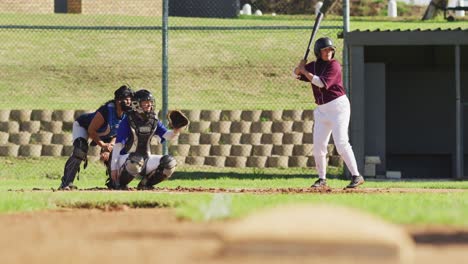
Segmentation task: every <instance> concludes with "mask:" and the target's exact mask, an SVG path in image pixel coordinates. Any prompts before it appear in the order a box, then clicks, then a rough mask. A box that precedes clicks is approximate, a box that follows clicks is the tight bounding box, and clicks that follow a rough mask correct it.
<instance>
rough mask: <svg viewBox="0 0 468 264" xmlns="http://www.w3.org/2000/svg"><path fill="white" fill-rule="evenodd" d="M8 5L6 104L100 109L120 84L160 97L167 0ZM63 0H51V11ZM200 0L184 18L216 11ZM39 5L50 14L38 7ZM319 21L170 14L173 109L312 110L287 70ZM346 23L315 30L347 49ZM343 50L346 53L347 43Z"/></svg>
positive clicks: (2, 81) (0, 23) (0, 88)
mask: <svg viewBox="0 0 468 264" xmlns="http://www.w3.org/2000/svg"><path fill="white" fill-rule="evenodd" d="M2 2H4V3H3V5H1V6H0V7H2V11H3V12H1V14H0V34H1V37H2V39H3V41H2V43H0V51H1V53H2V60H1V61H0V72H1V78H0V96H1V97H2V98H8V100H5V101H4V102H3V104H2V106H1V108H3V109H94V108H96V107H97V106H98V105H99V104H101V103H103V102H104V101H106V100H107V99H109V98H110V97H111V96H112V92H113V91H114V90H115V89H116V88H118V87H119V86H120V85H121V84H123V83H129V84H131V85H132V86H134V87H137V88H138V87H145V88H148V89H150V90H151V91H153V92H154V93H155V94H156V95H157V96H158V97H160V94H161V79H162V76H161V72H162V69H161V64H162V63H161V56H162V55H161V54H162V51H161V17H160V15H161V10H160V9H161V0H160V1H159V6H158V7H159V10H158V11H156V10H157V8H156V7H155V6H154V4H151V5H150V6H151V7H153V9H154V13H152V14H154V15H152V14H148V13H147V11H146V13H142V14H139V13H138V12H137V11H135V10H134V9H131V5H130V4H126V5H124V4H123V1H120V2H121V5H120V6H118V7H119V8H117V6H116V7H115V9H110V8H109V9H105V8H104V7H105V6H106V5H110V3H109V1H84V0H83V1H68V11H69V12H78V11H80V10H81V12H82V13H81V14H57V13H55V14H54V13H53V12H54V10H53V9H51V8H52V6H50V5H48V7H49V9H46V8H45V7H43V8H42V9H41V8H40V4H39V2H44V3H47V4H50V2H53V1H39V2H37V1H29V2H30V3H29V4H27V2H28V1H20V2H13V1H7V2H8V3H5V1H2ZM60 2H63V1H55V3H56V4H55V9H57V8H58V7H59V6H57V5H58V4H59V3H60ZM99 2H101V5H103V6H101V7H100V6H99V5H98V3H99ZM118 2H119V1H118ZM128 2H138V1H128ZM146 2H148V3H149V2H151V1H146ZM154 2H158V1H154ZM173 2H174V1H170V4H172V3H173ZM175 2H177V1H175ZM179 2H183V1H179ZM186 2H187V3H194V2H197V1H186ZM199 2H200V4H205V5H203V6H198V8H192V9H188V8H187V6H185V9H184V10H185V13H184V15H187V16H193V15H197V12H198V13H200V12H201V11H200V10H202V11H203V12H205V13H203V12H202V14H201V15H209V14H213V15H219V13H220V12H216V10H218V9H219V8H221V7H220V6H219V4H218V6H216V5H213V4H210V3H209V1H199ZM205 2H206V3H205ZM219 2H220V3H222V2H223V1H219ZM232 2H235V1H232ZM22 3H23V4H22ZM33 3H35V5H33ZM74 3H81V9H80V8H77V7H76V6H75V7H74V9H73V8H72V7H73V4H74ZM15 6H16V8H15ZM18 6H23V9H19V8H18ZM114 6H115V4H114ZM179 6H181V5H180V4H179ZM26 7H30V9H27V8H26ZM93 8H94V9H93ZM126 8H128V11H127V13H126V12H125V9H126ZM214 8H218V9H214ZM173 9H174V8H172V9H170V10H172V11H171V12H173V13H176V14H177V12H175V11H173ZM18 10H20V11H21V10H22V12H20V11H18ZM35 10H41V12H42V13H44V14H34V11H35ZM44 10H49V12H46V11H44ZM93 10H94V12H91V11H93ZM8 11H11V12H8ZM236 11H237V10H236ZM191 12H192V13H191ZM252 12H253V13H255V10H252ZM96 13H97V14H96ZM277 13H278V14H281V10H277ZM135 14H137V15H135ZM158 15H159V16H158ZM278 17H280V16H278ZM313 22H314V16H313V15H308V16H304V17H299V18H294V17H287V18H275V17H274V16H272V15H271V14H265V15H264V16H255V15H252V16H247V15H245V16H241V17H240V18H239V17H236V18H231V19H222V18H195V17H173V16H171V17H170V18H169V54H168V56H169V75H168V78H169V105H170V107H176V108H182V109H307V108H310V107H311V104H312V101H313V98H312V95H311V93H310V91H309V89H307V86H306V85H302V84H299V83H298V82H296V81H295V80H294V79H293V78H291V70H292V68H293V67H294V66H295V65H296V64H297V62H298V61H299V60H300V59H301V57H302V56H303V54H304V51H305V48H306V44H307V42H308V38H309V35H310V31H311V28H312V25H313ZM341 28H342V21H341V20H332V21H331V20H327V19H326V20H324V22H323V24H322V29H321V31H320V33H319V35H320V36H322V35H323V36H330V37H332V38H333V39H335V40H336V41H337V44H338V47H341V43H342V41H341V40H340V39H337V34H338V33H339V32H341ZM311 55H312V56H313V54H311ZM337 55H338V56H337V57H338V58H339V59H341V49H339V51H338V54H337Z"/></svg>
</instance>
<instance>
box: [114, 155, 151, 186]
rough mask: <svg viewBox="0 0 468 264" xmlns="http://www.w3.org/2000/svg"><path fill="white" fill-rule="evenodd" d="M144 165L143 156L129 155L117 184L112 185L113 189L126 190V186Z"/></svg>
mask: <svg viewBox="0 0 468 264" xmlns="http://www.w3.org/2000/svg"><path fill="white" fill-rule="evenodd" d="M145 164H146V159H145V157H144V156H142V155H139V154H137V153H130V155H128V158H127V160H126V161H125V163H124V165H123V168H122V171H121V172H120V175H119V182H118V183H117V184H115V183H114V186H115V189H128V186H127V185H128V184H129V183H130V182H131V181H132V180H133V179H135V177H136V176H137V175H139V174H140V173H141V172H142V171H143V169H144V166H145Z"/></svg>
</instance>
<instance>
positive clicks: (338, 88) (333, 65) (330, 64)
mask: <svg viewBox="0 0 468 264" xmlns="http://www.w3.org/2000/svg"><path fill="white" fill-rule="evenodd" d="M305 68H306V70H307V71H308V72H310V73H312V74H313V75H316V76H317V77H319V78H320V80H321V81H322V83H323V84H324V85H325V86H324V87H322V88H319V87H318V86H315V85H313V84H312V91H313V93H314V97H315V103H316V104H318V105H322V104H326V103H328V102H330V101H333V100H335V99H336V98H338V97H340V96H342V95H345V94H346V92H345V90H344V88H343V79H342V76H341V65H340V63H339V62H338V61H336V60H334V59H332V60H330V61H323V60H321V59H319V60H317V61H312V62H310V63H308V64H307V65H306V66H305ZM299 79H300V80H301V81H305V82H310V80H309V79H307V78H306V77H305V76H304V75H302V74H301V77H300V78H299Z"/></svg>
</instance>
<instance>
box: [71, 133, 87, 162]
mask: <svg viewBox="0 0 468 264" xmlns="http://www.w3.org/2000/svg"><path fill="white" fill-rule="evenodd" d="M72 156H73V157H75V158H77V159H80V160H86V159H87V157H88V141H87V140H86V139H84V138H82V137H79V138H77V139H75V141H73V154H72Z"/></svg>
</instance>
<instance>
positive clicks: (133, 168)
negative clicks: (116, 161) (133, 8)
mask: <svg viewBox="0 0 468 264" xmlns="http://www.w3.org/2000/svg"><path fill="white" fill-rule="evenodd" d="M144 166H145V158H144V157H143V156H141V155H138V154H136V153H131V154H130V155H129V156H128V158H127V160H126V161H125V164H124V169H123V171H126V172H127V173H128V174H130V175H132V176H133V177H136V176H137V175H139V174H140V173H141V172H142V171H143V169H144Z"/></svg>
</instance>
